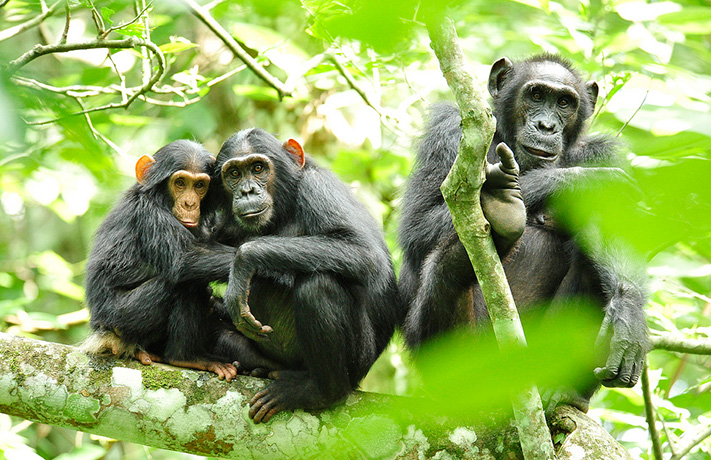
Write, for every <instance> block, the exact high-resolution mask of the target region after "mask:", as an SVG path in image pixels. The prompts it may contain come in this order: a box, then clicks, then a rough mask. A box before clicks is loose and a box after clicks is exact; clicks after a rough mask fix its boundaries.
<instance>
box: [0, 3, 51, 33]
mask: <svg viewBox="0 0 711 460" xmlns="http://www.w3.org/2000/svg"><path fill="white" fill-rule="evenodd" d="M60 2H61V0H60V1H57V2H55V3H54V4H53V5H52V6H50V7H49V8H48V9H47V11H44V12H43V13H42V14H40V15H39V16H35V17H34V18H32V19H30V20H29V21H27V22H23V23H22V24H18V25H16V26H14V27H10V28H9V29H6V30H3V31H2V32H0V42H1V41H3V40H7V39H8V38H12V37H14V36H15V35H19V34H21V33H22V32H24V31H26V30H28V29H31V28H33V27H35V26H36V25H38V24H40V23H41V22H42V21H44V20H45V19H47V18H48V17H50V16H51V15H53V14H54V12H55V11H56V10H57V7H58V6H59V3H60ZM6 3H7V2H4V3H2V4H1V5H0V8H2V7H3V6H5V4H6Z"/></svg>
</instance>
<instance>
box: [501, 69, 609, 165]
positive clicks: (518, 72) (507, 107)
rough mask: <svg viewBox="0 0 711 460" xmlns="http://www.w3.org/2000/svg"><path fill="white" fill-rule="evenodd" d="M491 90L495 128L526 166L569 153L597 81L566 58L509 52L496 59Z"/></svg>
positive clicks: (593, 99)
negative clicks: (515, 58)
mask: <svg viewBox="0 0 711 460" xmlns="http://www.w3.org/2000/svg"><path fill="white" fill-rule="evenodd" d="M489 93H490V94H491V97H492V98H493V103H494V115H495V116H496V120H497V123H496V131H497V133H498V134H499V135H500V136H501V138H502V140H503V141H504V142H506V144H508V146H509V147H511V148H512V149H513V151H514V154H515V156H516V161H517V162H518V164H519V166H520V167H521V171H522V172H523V171H526V170H529V169H534V168H539V167H545V165H546V164H552V163H556V162H558V160H559V159H560V158H561V156H563V155H565V152H567V150H568V148H569V147H570V146H571V145H573V144H574V143H575V141H576V140H577V138H578V136H580V134H581V133H582V132H583V130H584V122H585V120H586V119H587V118H588V117H590V115H592V113H593V110H594V109H595V103H596V102H597V94H598V86H597V83H595V82H594V81H589V82H587V83H586V82H585V81H583V79H582V78H581V77H580V75H579V74H578V73H577V72H576V71H575V70H574V69H573V67H572V66H571V64H570V63H569V62H567V61H565V60H564V59H562V58H560V57H558V56H553V55H540V56H534V57H532V58H530V59H527V60H525V61H522V62H518V63H515V64H513V63H511V61H510V60H509V59H507V58H501V59H499V60H498V61H496V62H495V63H494V65H493V66H492V67H491V73H490V74H489Z"/></svg>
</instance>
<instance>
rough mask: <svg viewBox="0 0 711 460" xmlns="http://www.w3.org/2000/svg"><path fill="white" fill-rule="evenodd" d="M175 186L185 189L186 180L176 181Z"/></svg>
mask: <svg viewBox="0 0 711 460" xmlns="http://www.w3.org/2000/svg"><path fill="white" fill-rule="evenodd" d="M175 185H176V186H178V187H185V179H182V178H181V179H176V180H175Z"/></svg>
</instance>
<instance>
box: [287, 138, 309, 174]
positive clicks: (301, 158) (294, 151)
mask: <svg viewBox="0 0 711 460" xmlns="http://www.w3.org/2000/svg"><path fill="white" fill-rule="evenodd" d="M284 148H285V149H286V150H287V151H288V152H289V153H291V155H292V156H293V157H294V161H296V164H297V165H298V166H299V168H303V167H304V164H306V155H305V154H304V149H303V148H301V144H299V143H298V142H296V141H295V140H294V139H289V140H288V141H286V142H284Z"/></svg>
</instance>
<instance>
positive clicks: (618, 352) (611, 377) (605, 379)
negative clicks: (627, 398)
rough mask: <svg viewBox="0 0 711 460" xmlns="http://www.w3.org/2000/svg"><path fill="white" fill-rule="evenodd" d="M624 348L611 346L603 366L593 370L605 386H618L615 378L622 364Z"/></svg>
mask: <svg viewBox="0 0 711 460" xmlns="http://www.w3.org/2000/svg"><path fill="white" fill-rule="evenodd" d="M624 352H625V350H624V349H623V348H622V347H612V349H611V350H610V356H608V358H607V362H606V363H605V367H598V368H596V369H595V370H594V373H595V377H597V378H598V379H599V380H600V381H601V382H602V384H603V385H605V386H618V385H617V381H616V379H617V378H618V376H619V374H620V371H621V370H622V369H621V366H622V365H623V359H624Z"/></svg>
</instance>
